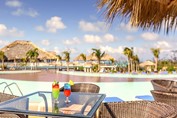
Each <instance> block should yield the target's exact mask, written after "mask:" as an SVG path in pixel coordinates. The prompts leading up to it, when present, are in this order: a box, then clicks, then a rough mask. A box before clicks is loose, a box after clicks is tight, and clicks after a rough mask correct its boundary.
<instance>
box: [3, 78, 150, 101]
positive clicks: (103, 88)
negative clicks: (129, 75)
mask: <svg viewBox="0 0 177 118" xmlns="http://www.w3.org/2000/svg"><path fill="white" fill-rule="evenodd" d="M0 82H7V83H11V82H14V80H7V79H0ZM15 82H16V83H17V84H18V85H19V87H20V89H21V90H22V92H23V93H24V94H29V93H31V92H35V91H51V85H52V82H36V81H24V80H23V81H22V80H15ZM64 83H65V82H60V86H63V85H64ZM94 84H96V85H98V86H99V87H100V93H105V94H106V96H107V97H113V96H116V97H119V98H121V99H123V100H135V96H136V95H151V93H150V90H152V85H151V83H150V82H108V83H107V82H99V83H97V82H94ZM1 90H2V89H1ZM12 90H13V92H14V93H15V94H16V95H20V93H19V92H18V90H17V89H16V87H15V86H12ZM6 92H7V93H9V91H8V90H7V91H6Z"/></svg>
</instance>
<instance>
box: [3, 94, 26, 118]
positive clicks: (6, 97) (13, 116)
mask: <svg viewBox="0 0 177 118" xmlns="http://www.w3.org/2000/svg"><path fill="white" fill-rule="evenodd" d="M16 97H18V96H15V95H11V94H6V93H0V102H4V101H7V100H10V99H13V98H16ZM0 118H26V116H25V115H20V114H11V113H6V112H0Z"/></svg>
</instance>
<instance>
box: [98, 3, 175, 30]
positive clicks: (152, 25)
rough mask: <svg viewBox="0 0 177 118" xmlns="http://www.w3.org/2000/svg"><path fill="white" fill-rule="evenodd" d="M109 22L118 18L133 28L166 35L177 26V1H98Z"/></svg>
mask: <svg viewBox="0 0 177 118" xmlns="http://www.w3.org/2000/svg"><path fill="white" fill-rule="evenodd" d="M98 8H99V9H103V10H104V15H105V18H106V20H107V21H108V22H111V23H112V22H113V20H114V19H115V18H116V17H117V16H118V18H119V19H120V21H122V20H124V21H126V22H129V23H130V24H131V25H132V26H137V27H141V28H142V29H148V30H149V29H150V30H153V31H160V30H161V29H162V28H163V29H164V31H165V32H166V33H168V32H169V31H172V30H175V29H176V26H177V19H176V16H177V0H98Z"/></svg>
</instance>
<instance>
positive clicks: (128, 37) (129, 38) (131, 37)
mask: <svg viewBox="0 0 177 118" xmlns="http://www.w3.org/2000/svg"><path fill="white" fill-rule="evenodd" d="M125 39H126V40H128V41H133V40H134V37H133V36H130V35H128V36H126V37H125Z"/></svg>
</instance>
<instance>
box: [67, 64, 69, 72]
mask: <svg viewBox="0 0 177 118" xmlns="http://www.w3.org/2000/svg"><path fill="white" fill-rule="evenodd" d="M67 71H69V62H67Z"/></svg>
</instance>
